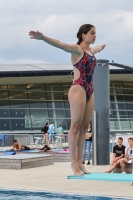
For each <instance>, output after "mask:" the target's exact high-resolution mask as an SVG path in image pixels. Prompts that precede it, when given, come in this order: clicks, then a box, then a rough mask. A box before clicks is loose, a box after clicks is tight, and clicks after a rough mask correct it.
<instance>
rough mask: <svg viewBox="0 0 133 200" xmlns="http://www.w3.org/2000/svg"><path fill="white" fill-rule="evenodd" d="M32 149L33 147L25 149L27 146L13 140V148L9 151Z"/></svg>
mask: <svg viewBox="0 0 133 200" xmlns="http://www.w3.org/2000/svg"><path fill="white" fill-rule="evenodd" d="M32 149H34V148H33V147H27V146H24V145H22V144H20V143H19V142H18V141H17V140H14V141H13V148H12V149H11V150H19V151H21V150H32Z"/></svg>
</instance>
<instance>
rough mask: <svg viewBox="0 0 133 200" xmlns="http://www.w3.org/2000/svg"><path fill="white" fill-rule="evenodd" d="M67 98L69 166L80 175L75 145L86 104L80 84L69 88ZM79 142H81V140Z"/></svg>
mask: <svg viewBox="0 0 133 200" xmlns="http://www.w3.org/2000/svg"><path fill="white" fill-rule="evenodd" d="M68 98H69V102H70V109H71V127H70V131H69V134H68V143H69V149H70V156H71V167H72V170H73V173H74V174H75V175H82V174H83V172H82V171H81V170H80V169H79V166H78V163H77V158H76V147H77V134H78V132H79V130H80V126H81V124H82V121H83V116H84V111H85V106H86V94H85V91H84V89H83V88H82V87H81V86H79V85H75V86H72V87H71V88H70V90H69V94H68ZM84 139H85V134H84ZM81 142H82V143H83V141H81ZM83 144H84V143H83ZM83 144H82V145H83ZM81 160H82V153H81Z"/></svg>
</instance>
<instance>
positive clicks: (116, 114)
mask: <svg viewBox="0 0 133 200" xmlns="http://www.w3.org/2000/svg"><path fill="white" fill-rule="evenodd" d="M71 72H72V66H71V65H61V64H60V65H57V64H56V65H50V64H49V65H48V64H42V65H41V64H40V65H37V64H35V65H5V66H4V65H1V67H0V77H1V78H0V133H12V132H14V133H29V132H30V133H32V132H33V133H40V132H41V128H42V127H43V126H44V125H45V123H46V122H48V123H50V122H52V121H54V122H55V125H56V127H57V126H58V125H59V124H62V125H63V128H64V129H65V130H66V131H68V130H69V128H70V106H69V102H68V90H69V88H70V86H71V83H72V78H73V77H72V75H71V74H72V73H71ZM132 129H133V68H132V67H129V66H128V67H127V66H123V65H118V64H110V131H114V132H115V131H116V132H117V131H120V130H122V131H123V130H125V131H132Z"/></svg>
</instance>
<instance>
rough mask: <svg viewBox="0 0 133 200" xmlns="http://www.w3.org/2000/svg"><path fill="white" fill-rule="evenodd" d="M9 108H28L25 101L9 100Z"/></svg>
mask: <svg viewBox="0 0 133 200" xmlns="http://www.w3.org/2000/svg"><path fill="white" fill-rule="evenodd" d="M10 107H11V108H28V101H27V100H25V101H24V100H10Z"/></svg>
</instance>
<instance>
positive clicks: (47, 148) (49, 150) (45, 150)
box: [40, 145, 52, 152]
mask: <svg viewBox="0 0 133 200" xmlns="http://www.w3.org/2000/svg"><path fill="white" fill-rule="evenodd" d="M40 152H52V149H51V148H50V147H48V145H44V147H43V148H41V151H40Z"/></svg>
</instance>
